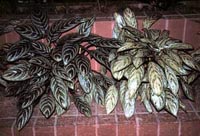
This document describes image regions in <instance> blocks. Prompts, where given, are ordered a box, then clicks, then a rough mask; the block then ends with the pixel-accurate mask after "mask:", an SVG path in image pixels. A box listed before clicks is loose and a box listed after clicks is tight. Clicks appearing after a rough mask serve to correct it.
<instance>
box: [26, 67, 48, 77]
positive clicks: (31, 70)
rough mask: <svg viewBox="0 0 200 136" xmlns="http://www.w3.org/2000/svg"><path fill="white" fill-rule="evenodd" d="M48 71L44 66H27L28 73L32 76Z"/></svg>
mask: <svg viewBox="0 0 200 136" xmlns="http://www.w3.org/2000/svg"><path fill="white" fill-rule="evenodd" d="M47 72H48V69H46V68H44V67H41V66H39V65H34V64H32V65H30V68H29V73H30V75H31V76H32V77H35V76H38V77H39V76H42V75H44V74H45V73H47Z"/></svg>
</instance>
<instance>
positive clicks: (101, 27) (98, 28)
mask: <svg viewBox="0 0 200 136" xmlns="http://www.w3.org/2000/svg"><path fill="white" fill-rule="evenodd" d="M112 26H113V22H112V21H96V22H95V24H94V27H95V28H94V32H95V34H98V35H100V36H103V37H109V38H111V37H112Z"/></svg>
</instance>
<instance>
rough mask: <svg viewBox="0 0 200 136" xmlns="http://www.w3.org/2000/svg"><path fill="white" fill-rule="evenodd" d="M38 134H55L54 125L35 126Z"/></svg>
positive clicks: (48, 135)
mask: <svg viewBox="0 0 200 136" xmlns="http://www.w3.org/2000/svg"><path fill="white" fill-rule="evenodd" d="M35 135H36V136H54V127H53V126H44V127H36V128H35Z"/></svg>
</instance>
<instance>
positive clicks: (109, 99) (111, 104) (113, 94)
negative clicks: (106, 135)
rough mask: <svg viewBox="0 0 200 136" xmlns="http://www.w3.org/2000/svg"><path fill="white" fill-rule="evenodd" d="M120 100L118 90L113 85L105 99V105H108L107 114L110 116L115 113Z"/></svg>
mask: <svg viewBox="0 0 200 136" xmlns="http://www.w3.org/2000/svg"><path fill="white" fill-rule="evenodd" d="M117 100H118V90H117V88H116V87H115V85H112V86H110V87H109V88H108V91H107V92H106V97H105V104H106V113H107V114H109V113H111V112H112V111H113V109H114V108H115V106H116V105H117Z"/></svg>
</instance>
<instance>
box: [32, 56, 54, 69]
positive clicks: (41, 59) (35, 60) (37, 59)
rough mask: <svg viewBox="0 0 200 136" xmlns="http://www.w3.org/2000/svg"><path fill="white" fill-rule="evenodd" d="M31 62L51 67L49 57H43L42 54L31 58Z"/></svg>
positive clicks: (47, 67)
mask: <svg viewBox="0 0 200 136" xmlns="http://www.w3.org/2000/svg"><path fill="white" fill-rule="evenodd" d="M29 62H30V63H32V64H35V65H39V66H41V67H44V68H46V69H49V68H50V67H51V66H50V61H49V59H47V58H45V57H42V56H38V57H34V58H32V59H30V60H29Z"/></svg>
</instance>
